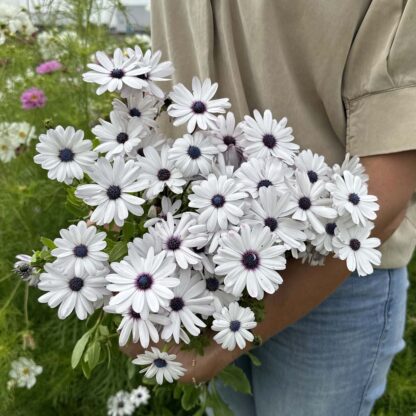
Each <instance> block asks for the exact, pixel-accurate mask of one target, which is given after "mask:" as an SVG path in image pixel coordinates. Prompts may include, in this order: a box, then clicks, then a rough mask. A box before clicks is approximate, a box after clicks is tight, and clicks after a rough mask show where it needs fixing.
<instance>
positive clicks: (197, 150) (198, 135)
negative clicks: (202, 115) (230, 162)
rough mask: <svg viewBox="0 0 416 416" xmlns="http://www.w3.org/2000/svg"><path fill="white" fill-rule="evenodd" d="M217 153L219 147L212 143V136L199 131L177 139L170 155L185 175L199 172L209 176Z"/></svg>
mask: <svg viewBox="0 0 416 416" xmlns="http://www.w3.org/2000/svg"><path fill="white" fill-rule="evenodd" d="M217 153H218V149H217V148H216V147H215V146H214V145H213V144H212V142H211V138H210V136H206V135H204V134H203V133H202V132H200V131H198V132H195V133H194V134H193V135H191V134H185V135H184V136H183V137H181V138H180V139H177V140H175V141H174V143H173V145H172V148H171V149H170V150H169V156H168V157H169V159H170V160H173V162H174V163H175V166H176V167H177V168H178V169H180V170H181V171H182V172H183V174H184V175H185V176H194V175H198V174H199V173H200V174H201V175H203V176H207V175H208V174H209V173H210V172H211V170H212V162H213V160H214V156H215V155H216V154H217Z"/></svg>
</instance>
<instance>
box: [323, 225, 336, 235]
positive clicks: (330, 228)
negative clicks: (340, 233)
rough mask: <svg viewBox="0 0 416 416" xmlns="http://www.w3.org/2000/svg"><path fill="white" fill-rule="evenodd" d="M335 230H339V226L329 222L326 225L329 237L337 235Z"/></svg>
mask: <svg viewBox="0 0 416 416" xmlns="http://www.w3.org/2000/svg"><path fill="white" fill-rule="evenodd" d="M335 228H337V225H336V224H335V223H334V222H329V223H328V224H327V225H325V231H326V233H327V234H329V235H335Z"/></svg>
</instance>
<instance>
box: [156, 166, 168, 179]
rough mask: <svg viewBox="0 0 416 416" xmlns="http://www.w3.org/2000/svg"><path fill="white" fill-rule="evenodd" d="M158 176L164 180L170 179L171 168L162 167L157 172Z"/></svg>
mask: <svg viewBox="0 0 416 416" xmlns="http://www.w3.org/2000/svg"><path fill="white" fill-rule="evenodd" d="M157 178H158V179H159V180H160V181H163V182H165V181H168V180H169V179H170V170H168V169H165V168H162V169H160V170H159V172H158V173H157Z"/></svg>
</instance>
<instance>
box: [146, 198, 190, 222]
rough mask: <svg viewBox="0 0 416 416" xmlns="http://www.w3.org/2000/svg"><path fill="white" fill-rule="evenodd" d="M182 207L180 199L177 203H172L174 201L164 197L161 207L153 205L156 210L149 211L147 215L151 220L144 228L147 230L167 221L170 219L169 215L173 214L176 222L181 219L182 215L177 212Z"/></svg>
mask: <svg viewBox="0 0 416 416" xmlns="http://www.w3.org/2000/svg"><path fill="white" fill-rule="evenodd" d="M181 205H182V201H181V200H180V199H177V200H176V201H175V202H172V200H171V199H170V198H168V197H167V196H162V199H161V201H160V207H156V206H154V205H152V207H154V209H153V210H151V209H149V212H148V214H147V215H148V216H149V217H150V219H148V220H147V221H146V222H145V223H144V226H145V227H146V228H149V227H151V226H153V225H155V224H156V223H157V222H159V221H162V220H166V219H167V218H168V213H171V214H172V217H173V219H174V220H176V219H179V218H180V217H181V214H177V212H178V211H179V209H180V208H181ZM152 207H151V208H152Z"/></svg>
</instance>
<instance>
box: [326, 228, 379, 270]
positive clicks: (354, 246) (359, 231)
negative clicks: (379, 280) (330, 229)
mask: <svg viewBox="0 0 416 416" xmlns="http://www.w3.org/2000/svg"><path fill="white" fill-rule="evenodd" d="M371 229H372V226H371V227H362V226H353V227H351V228H344V229H342V230H340V231H339V233H337V235H336V237H335V239H334V241H333V245H334V248H335V253H336V254H337V256H338V257H339V258H340V259H341V260H347V267H348V270H349V271H351V272H353V271H357V273H358V275H359V276H366V275H369V274H371V273H373V265H375V266H379V265H380V263H381V253H380V252H379V251H378V250H376V247H379V246H380V244H381V242H380V240H379V239H378V238H374V237H373V238H369V236H370V232H371Z"/></svg>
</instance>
